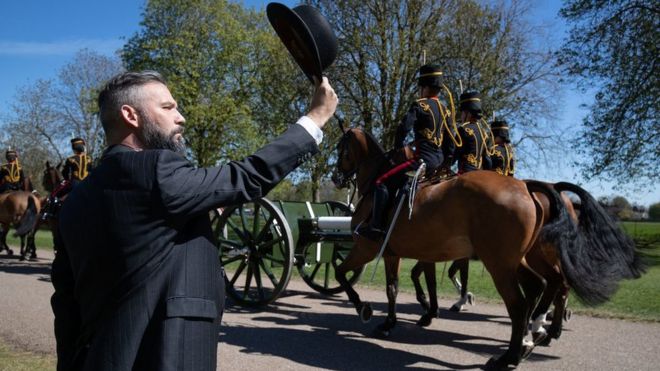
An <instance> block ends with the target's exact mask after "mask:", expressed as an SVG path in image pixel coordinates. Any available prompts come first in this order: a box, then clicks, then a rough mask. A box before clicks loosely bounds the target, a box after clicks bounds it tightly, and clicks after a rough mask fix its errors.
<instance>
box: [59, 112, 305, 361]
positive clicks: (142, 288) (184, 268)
mask: <svg viewBox="0 0 660 371" xmlns="http://www.w3.org/2000/svg"><path fill="white" fill-rule="evenodd" d="M317 151H318V147H317V145H316V143H315V141H314V139H313V138H312V137H311V136H310V135H309V134H308V133H307V132H306V131H305V129H304V128H303V127H301V126H300V125H292V126H291V127H290V128H289V129H288V130H287V131H286V132H285V133H284V134H283V135H281V136H280V137H278V138H277V139H275V140H274V141H273V142H271V143H270V144H268V145H266V146H265V147H264V148H262V149H261V150H259V151H258V152H257V153H255V154H254V155H252V156H250V157H248V158H247V159H245V160H243V161H240V162H231V163H229V164H226V165H223V166H219V167H213V168H201V169H196V168H194V167H193V166H192V165H191V164H190V163H189V162H188V161H186V160H185V159H184V158H183V157H181V156H180V155H178V154H176V153H174V152H172V151H168V150H146V151H141V152H135V151H132V150H131V149H129V148H127V147H124V146H121V145H118V146H114V147H111V148H109V149H108V150H107V151H106V153H105V154H104V157H103V158H102V160H101V163H100V165H99V166H98V167H97V168H96V169H95V170H94V172H93V173H92V174H91V175H90V176H89V177H88V178H86V179H85V180H84V181H83V182H82V183H80V185H79V186H77V187H76V188H75V189H74V190H73V191H72V193H71V194H70V195H69V197H68V199H67V201H66V203H65V204H64V206H63V208H62V211H61V214H60V226H59V228H60V232H61V235H62V242H63V244H64V246H63V249H61V250H60V251H58V254H57V256H56V258H55V261H54V262H53V271H52V281H53V285H54V286H55V294H54V295H53V297H52V299H51V304H52V307H53V312H54V314H55V336H56V340H57V350H58V369H60V370H63V369H67V370H68V369H84V370H94V371H101V370H114V371H117V370H131V369H135V370H195V371H197V370H215V367H216V352H217V336H218V326H219V323H220V317H221V313H222V310H223V306H224V305H223V303H224V281H223V279H222V269H221V267H220V265H219V263H218V255H217V250H216V248H215V244H214V242H213V237H212V230H211V225H210V221H209V217H208V215H209V214H208V213H209V211H210V210H212V209H214V208H217V207H220V206H224V205H231V204H237V203H241V202H244V201H247V200H251V199H255V198H259V197H262V196H264V195H265V194H266V193H267V192H268V191H269V190H270V189H272V188H273V187H274V186H275V185H276V184H277V183H278V182H279V181H280V180H281V179H282V178H283V177H284V176H286V175H287V174H288V173H289V172H291V171H292V170H293V169H295V168H296V167H297V166H298V165H300V164H301V163H302V162H303V161H305V160H307V159H308V158H310V157H311V155H313V154H315V153H316V152H317Z"/></svg>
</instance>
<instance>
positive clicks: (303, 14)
mask: <svg viewBox="0 0 660 371" xmlns="http://www.w3.org/2000/svg"><path fill="white" fill-rule="evenodd" d="M266 14H267V15H268V20H269V21H270V24H271V25H272V26H273V28H274V29H275V32H276V33H277V36H279V38H280V40H282V42H283V43H284V45H285V46H286V48H287V49H288V50H289V53H291V56H293V59H294V60H295V61H296V63H298V66H300V68H301V69H302V70H303V72H304V73H305V75H307V78H309V80H310V81H313V80H312V76H316V77H317V78H318V79H319V81H320V80H321V77H322V75H323V71H324V70H325V69H327V68H328V67H330V65H331V64H332V62H334V61H335V58H336V57H337V37H336V36H335V34H334V32H333V31H332V28H331V27H330V24H329V23H328V21H327V20H326V19H325V17H323V15H322V14H321V13H320V12H319V11H318V10H317V9H316V8H314V7H312V6H309V5H299V6H297V7H295V8H293V9H289V8H288V7H287V6H286V5H284V4H280V3H270V4H268V6H267V7H266Z"/></svg>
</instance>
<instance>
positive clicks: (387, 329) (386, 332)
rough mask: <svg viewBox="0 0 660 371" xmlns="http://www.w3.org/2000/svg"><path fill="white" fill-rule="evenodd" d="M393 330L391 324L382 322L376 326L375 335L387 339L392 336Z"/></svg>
mask: <svg viewBox="0 0 660 371" xmlns="http://www.w3.org/2000/svg"><path fill="white" fill-rule="evenodd" d="M391 331H392V326H391V325H389V324H387V323H382V324H380V325H378V326H377V327H376V329H375V330H374V335H375V337H377V338H379V339H385V338H388V337H390V333H391Z"/></svg>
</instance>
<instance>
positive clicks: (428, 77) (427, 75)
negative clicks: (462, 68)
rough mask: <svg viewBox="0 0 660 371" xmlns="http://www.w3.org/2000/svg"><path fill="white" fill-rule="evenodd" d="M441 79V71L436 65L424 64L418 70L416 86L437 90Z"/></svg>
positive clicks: (440, 84)
mask: <svg viewBox="0 0 660 371" xmlns="http://www.w3.org/2000/svg"><path fill="white" fill-rule="evenodd" d="M441 78H442V70H441V69H440V66H438V65H437V64H425V65H423V66H422V67H420V68H419V76H417V85H419V86H431V87H435V88H439V87H440V86H442V82H441V81H440V80H441Z"/></svg>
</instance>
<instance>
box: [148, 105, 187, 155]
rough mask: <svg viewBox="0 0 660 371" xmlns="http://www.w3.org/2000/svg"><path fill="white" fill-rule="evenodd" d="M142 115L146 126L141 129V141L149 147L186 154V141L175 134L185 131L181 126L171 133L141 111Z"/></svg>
mask: <svg viewBox="0 0 660 371" xmlns="http://www.w3.org/2000/svg"><path fill="white" fill-rule="evenodd" d="M140 116H141V117H142V119H143V120H144V126H143V127H142V130H141V131H140V141H142V144H144V146H145V147H147V148H148V149H169V150H170V151H174V152H177V153H179V154H180V155H182V156H185V154H186V143H185V142H184V141H183V139H182V140H176V139H175V138H174V136H175V135H176V134H179V133H181V132H183V128H182V127H181V126H179V127H177V128H176V129H174V130H172V132H171V133H169V135H168V134H167V133H165V132H163V130H162V129H161V128H160V127H159V126H158V125H157V124H156V123H155V122H153V121H152V120H151V117H149V116H148V115H146V114H145V113H143V112H140Z"/></svg>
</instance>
